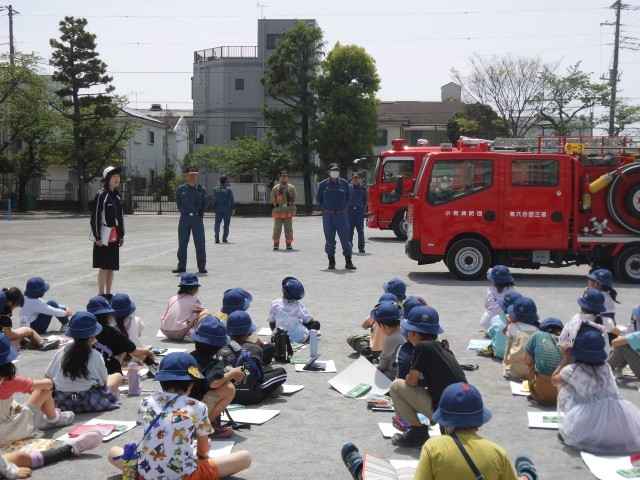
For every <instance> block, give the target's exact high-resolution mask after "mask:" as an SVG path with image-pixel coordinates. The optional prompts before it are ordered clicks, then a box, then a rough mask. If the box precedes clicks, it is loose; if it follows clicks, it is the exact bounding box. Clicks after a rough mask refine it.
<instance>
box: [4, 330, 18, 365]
mask: <svg viewBox="0 0 640 480" xmlns="http://www.w3.org/2000/svg"><path fill="white" fill-rule="evenodd" d="M16 358H18V351H17V350H16V349H15V348H13V347H12V346H11V341H10V340H9V339H8V338H7V337H6V336H4V335H0V365H5V364H7V363H9V362H13V361H14V360H15V359H16Z"/></svg>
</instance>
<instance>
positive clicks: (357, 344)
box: [347, 293, 400, 358]
mask: <svg viewBox="0 0 640 480" xmlns="http://www.w3.org/2000/svg"><path fill="white" fill-rule="evenodd" d="M399 301H400V300H398V297H396V296H395V295H394V294H393V293H383V294H382V295H381V296H380V298H379V299H378V303H382V302H396V303H399ZM362 328H364V329H365V330H369V331H368V332H367V333H358V334H355V335H349V336H348V337H347V343H348V344H349V346H350V347H351V348H353V349H354V350H355V351H356V352H357V353H362V351H363V350H364V349H365V348H369V350H370V351H371V358H378V356H379V355H380V352H381V351H382V344H383V343H384V335H383V333H382V330H380V329H379V328H378V326H377V324H376V322H374V321H373V319H372V318H371V315H367V318H365V319H364V322H362Z"/></svg>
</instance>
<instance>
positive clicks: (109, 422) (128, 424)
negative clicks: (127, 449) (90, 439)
mask: <svg viewBox="0 0 640 480" xmlns="http://www.w3.org/2000/svg"><path fill="white" fill-rule="evenodd" d="M82 425H125V426H126V428H125V429H124V430H122V431H121V432H117V431H115V430H114V431H113V432H111V433H110V434H109V435H107V436H106V437H104V438H103V439H102V441H103V442H108V441H109V440H111V439H112V438H116V437H119V436H120V435H122V434H123V433H125V432H128V431H129V430H131V429H132V428H133V427H135V426H136V422H125V421H124V420H102V419H101V418H92V419H91V420H89V421H87V422H84V423H83V424H82ZM75 426H76V425H74V427H75ZM71 430H73V429H71ZM71 430H69V431H71ZM69 438H70V437H69V434H68V433H65V434H64V435H62V436H60V437H58V438H56V440H58V441H59V442H64V441H65V440H69Z"/></svg>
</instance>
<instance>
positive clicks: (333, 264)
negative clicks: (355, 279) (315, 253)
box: [327, 255, 336, 270]
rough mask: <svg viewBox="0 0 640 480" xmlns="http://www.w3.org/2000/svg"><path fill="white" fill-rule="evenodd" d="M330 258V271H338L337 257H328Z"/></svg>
mask: <svg viewBox="0 0 640 480" xmlns="http://www.w3.org/2000/svg"><path fill="white" fill-rule="evenodd" d="M327 257H329V267H328V268H329V270H335V269H336V256H335V255H327Z"/></svg>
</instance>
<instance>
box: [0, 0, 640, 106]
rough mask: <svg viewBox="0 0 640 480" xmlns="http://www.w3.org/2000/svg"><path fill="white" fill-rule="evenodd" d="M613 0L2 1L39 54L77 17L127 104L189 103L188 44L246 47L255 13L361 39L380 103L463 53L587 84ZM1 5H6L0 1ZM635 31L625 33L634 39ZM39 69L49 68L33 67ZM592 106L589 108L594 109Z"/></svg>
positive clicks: (636, 56) (632, 89)
mask: <svg viewBox="0 0 640 480" xmlns="http://www.w3.org/2000/svg"><path fill="white" fill-rule="evenodd" d="M625 1H626V3H627V4H628V5H629V6H630V7H631V8H630V9H628V10H624V11H623V12H622V22H621V23H622V24H623V27H622V34H621V35H622V36H623V37H627V38H629V40H628V41H627V43H628V44H629V45H630V46H633V44H634V43H635V44H636V45H640V9H635V8H636V7H637V8H640V0H625ZM612 3H613V0H603V1H598V0H580V1H577V0H562V1H558V0H553V1H552V0H535V1H528V2H525V1H523V0H483V1H482V2H479V1H477V0H475V1H466V0H464V1H463V0H449V1H448V2H434V1H424V0H422V1H417V0H404V1H398V2H397V3H396V2H382V1H375V0H369V1H362V0H349V1H345V0H342V1H337V0H323V1H317V0H316V1H310V0H260V1H258V2H256V1H253V0H249V1H246V0H223V1H220V0H199V1H196V0H182V1H175V0H174V1H167V0H128V1H123V0H107V1H105V0H100V1H97V0H55V1H52V0H14V1H13V2H12V6H13V8H14V9H15V10H17V11H18V12H19V14H18V15H15V16H14V38H15V45H16V49H17V50H18V51H20V52H24V53H28V52H36V53H38V54H39V55H40V56H41V57H43V58H44V59H45V63H46V62H48V59H49V57H50V55H51V47H50V46H49V39H50V38H54V37H58V36H59V31H58V23H59V22H60V20H62V19H63V18H64V16H75V17H84V18H86V19H87V20H88V26H87V30H88V31H90V32H91V33H94V34H96V35H97V44H98V47H97V50H98V52H99V53H100V58H101V59H102V60H103V61H104V62H105V63H106V64H107V65H108V71H109V73H110V74H111V75H112V76H113V79H114V80H113V84H114V85H115V87H116V93H118V94H120V95H127V96H128V97H129V101H130V104H129V105H130V106H131V107H132V108H140V109H143V108H149V106H150V105H151V104H152V103H160V104H162V105H167V106H168V107H169V108H174V109H180V108H185V109H190V108H192V103H191V82H190V78H191V75H192V73H191V72H192V67H193V52H194V51H196V50H201V49H206V48H212V47H217V46H223V45H256V44H257V20H258V19H259V18H261V16H264V18H271V19H276V18H313V19H316V20H317V22H318V25H319V26H320V27H321V28H322V30H323V32H324V39H325V41H326V43H327V46H326V49H327V51H328V50H330V49H331V48H332V47H333V46H334V45H335V43H336V42H340V43H341V44H356V45H360V46H362V47H364V48H365V49H366V51H367V52H368V53H369V54H370V55H371V56H372V57H373V58H374V59H375V61H376V66H377V68H378V73H379V75H380V78H381V89H380V91H379V93H378V98H380V99H381V100H383V101H393V100H416V101H438V100H440V87H441V86H442V85H444V84H446V83H448V82H450V81H452V75H451V69H452V68H455V69H456V70H458V71H460V72H461V73H463V74H464V73H466V72H468V71H469V62H468V59H469V56H470V55H471V54H473V53H477V54H479V55H483V56H491V55H504V54H507V53H511V54H513V55H517V56H537V55H540V56H541V57H542V58H543V60H544V61H545V62H556V61H559V62H560V65H561V67H560V68H561V69H564V68H566V67H568V66H569V65H573V64H575V63H577V62H579V61H580V62H582V68H583V70H584V71H586V72H591V73H592V74H593V76H592V79H593V80H596V79H598V78H600V77H601V76H602V75H605V76H608V71H609V69H610V68H611V62H612V58H613V38H614V27H613V26H610V25H602V24H603V23H606V22H608V23H613V22H614V21H615V12H614V10H612V9H611V8H609V7H610V6H611V4H612ZM5 5H8V3H7V4H5ZM1 14H2V15H3V16H2V17H0V52H3V53H4V52H8V51H9V46H8V39H9V34H8V18H7V16H6V10H5V11H4V12H2V13H1ZM636 38H637V39H636ZM43 68H44V70H45V71H46V72H47V73H51V72H52V68H51V67H50V66H48V65H46V64H45V65H43ZM620 70H621V72H622V75H621V82H620V84H619V88H621V89H622V94H621V95H622V96H623V97H625V98H628V99H630V101H631V102H632V103H635V104H640V82H639V81H637V79H638V78H640V51H633V50H629V49H623V50H621V51H620ZM597 114H598V112H596V115H597Z"/></svg>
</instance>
